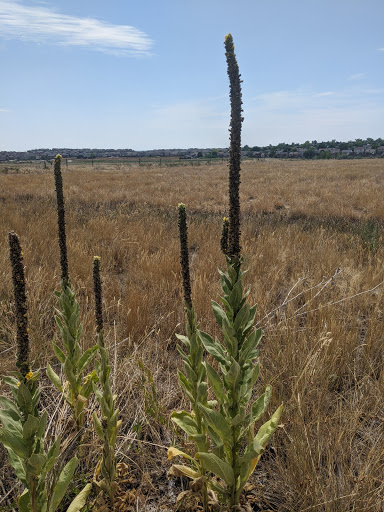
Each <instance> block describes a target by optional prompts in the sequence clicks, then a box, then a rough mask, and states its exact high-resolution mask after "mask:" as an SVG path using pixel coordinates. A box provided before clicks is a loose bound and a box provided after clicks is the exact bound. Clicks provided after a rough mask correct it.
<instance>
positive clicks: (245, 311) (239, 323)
mask: <svg viewBox="0 0 384 512" xmlns="http://www.w3.org/2000/svg"><path fill="white" fill-rule="evenodd" d="M249 311H250V307H249V304H248V303H245V304H244V306H242V308H241V309H240V310H239V311H238V312H237V315H236V317H235V320H234V322H233V328H234V330H235V331H238V330H240V329H241V332H243V330H244V327H243V324H246V323H247V322H248V318H249Z"/></svg>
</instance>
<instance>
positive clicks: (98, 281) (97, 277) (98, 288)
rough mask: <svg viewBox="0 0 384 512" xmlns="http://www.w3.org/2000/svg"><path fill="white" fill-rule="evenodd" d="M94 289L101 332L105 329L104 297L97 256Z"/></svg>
mask: <svg viewBox="0 0 384 512" xmlns="http://www.w3.org/2000/svg"><path fill="white" fill-rule="evenodd" d="M93 289H94V293H95V316H96V325H97V332H98V333H99V332H101V331H102V330H103V327H104V323H103V296H102V288H101V277H100V258H99V256H95V257H94V258H93Z"/></svg>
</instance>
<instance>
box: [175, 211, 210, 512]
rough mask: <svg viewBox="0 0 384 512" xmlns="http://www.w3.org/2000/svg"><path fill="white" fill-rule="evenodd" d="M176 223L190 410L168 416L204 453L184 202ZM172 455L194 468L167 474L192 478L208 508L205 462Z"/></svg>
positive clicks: (203, 396)
mask: <svg viewBox="0 0 384 512" xmlns="http://www.w3.org/2000/svg"><path fill="white" fill-rule="evenodd" d="M178 226H179V238H180V266H181V274H182V280H183V292H184V305H185V331H186V335H179V334H177V335H176V336H177V337H178V339H179V340H180V341H181V342H182V344H183V345H184V346H183V348H182V347H181V346H178V347H177V349H178V351H179V353H180V355H181V357H182V359H183V361H184V370H185V373H182V372H181V371H179V372H178V378H179V382H180V385H181V387H182V388H183V390H184V392H185V394H186V395H187V397H188V398H189V400H190V402H191V406H192V411H191V412H186V411H179V412H174V413H172V416H171V419H172V421H173V422H174V423H176V424H177V425H178V426H179V427H180V428H181V429H182V430H184V432H186V433H187V434H188V436H189V438H190V439H191V440H192V441H193V442H194V443H195V447H196V450H197V451H199V452H202V451H204V452H207V451H208V449H209V443H208V439H207V424H206V423H205V421H204V418H203V415H202V412H201V410H200V407H199V404H200V403H202V404H204V405H205V406H206V407H208V406H209V404H208V401H207V382H206V370H205V366H204V364H203V346H202V343H201V339H200V337H199V334H198V325H197V321H196V316H195V312H194V309H193V305H192V296H191V278H190V271H189V256H188V228H187V214H186V208H185V205H184V204H183V203H180V204H179V205H178ZM175 456H181V457H184V458H186V459H187V460H189V461H190V462H192V464H193V469H192V468H191V467H190V466H183V465H177V464H174V465H173V466H172V468H171V471H170V475H174V476H188V477H189V478H192V483H191V489H192V490H193V491H201V495H202V501H203V507H204V510H205V511H208V479H207V474H206V470H205V468H204V463H203V462H202V461H199V460H197V459H194V458H192V457H190V456H189V455H187V454H185V453H184V452H182V451H181V450H178V449H176V448H173V447H172V448H169V450H168V459H169V460H172V458H173V457H175Z"/></svg>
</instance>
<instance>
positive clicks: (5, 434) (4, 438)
mask: <svg viewBox="0 0 384 512" xmlns="http://www.w3.org/2000/svg"><path fill="white" fill-rule="evenodd" d="M0 442H1V443H3V445H4V446H5V447H6V448H10V449H11V450H13V451H14V452H15V453H16V455H18V456H19V457H21V458H22V459H26V458H27V457H28V452H27V447H26V446H25V444H24V442H23V440H22V439H21V437H19V436H16V435H15V434H14V433H12V432H10V431H9V430H5V429H4V428H0Z"/></svg>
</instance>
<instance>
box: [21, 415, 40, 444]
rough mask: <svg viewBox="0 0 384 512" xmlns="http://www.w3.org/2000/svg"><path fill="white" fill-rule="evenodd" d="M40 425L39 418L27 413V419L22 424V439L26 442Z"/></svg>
mask: <svg viewBox="0 0 384 512" xmlns="http://www.w3.org/2000/svg"><path fill="white" fill-rule="evenodd" d="M39 426H40V421H39V418H36V417H35V416H31V415H30V414H29V415H28V418H27V421H26V422H25V423H24V425H23V439H24V441H26V442H28V440H29V439H31V438H33V437H34V435H35V434H36V432H37V430H38V428H39Z"/></svg>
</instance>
